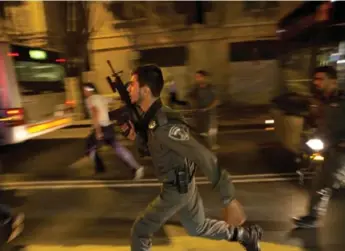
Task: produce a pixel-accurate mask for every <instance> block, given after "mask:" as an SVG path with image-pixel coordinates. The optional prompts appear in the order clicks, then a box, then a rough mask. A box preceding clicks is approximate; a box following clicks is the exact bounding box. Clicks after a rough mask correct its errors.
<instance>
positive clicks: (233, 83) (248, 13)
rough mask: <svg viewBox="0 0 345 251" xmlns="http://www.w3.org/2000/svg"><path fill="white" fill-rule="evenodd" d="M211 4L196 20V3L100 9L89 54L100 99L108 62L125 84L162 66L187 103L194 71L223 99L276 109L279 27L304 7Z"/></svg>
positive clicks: (291, 4)
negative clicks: (139, 68)
mask: <svg viewBox="0 0 345 251" xmlns="http://www.w3.org/2000/svg"><path fill="white" fill-rule="evenodd" d="M204 3H205V4H204V6H203V9H204V16H200V15H199V16H198V15H197V12H196V10H197V8H198V7H196V6H195V3H193V2H121V3H120V2H112V3H108V4H104V3H101V2H97V3H93V4H94V5H95V8H94V10H95V11H94V12H93V17H92V18H91V19H93V20H92V22H94V23H98V27H97V29H96V31H95V32H94V33H93V34H92V36H91V38H90V41H89V50H90V54H91V62H92V63H91V65H92V69H93V70H94V75H93V77H92V79H93V81H95V82H96V83H97V85H98V86H99V89H100V90H101V92H109V91H110V90H109V87H108V86H107V83H106V80H105V76H107V75H109V74H110V69H109V68H108V66H107V64H106V60H107V59H109V60H111V61H112V64H113V66H114V68H116V69H118V70H122V71H124V78H125V79H128V77H129V73H130V70H131V69H132V68H133V66H135V65H136V64H138V63H156V64H158V65H159V66H161V67H162V68H163V71H164V75H165V78H166V79H171V78H173V79H174V80H175V82H176V83H177V85H178V89H179V92H180V93H179V94H180V95H181V96H182V97H183V96H184V95H185V93H186V92H187V91H188V89H189V88H190V86H191V84H192V83H193V76H194V72H195V71H196V70H199V69H205V70H207V71H209V72H210V73H211V74H212V82H213V83H214V84H215V85H216V86H217V89H218V90H219V94H220V96H221V98H222V99H223V100H226V99H231V100H233V101H237V102H240V103H241V102H244V103H246V102H249V103H253V104H261V103H267V102H269V100H270V98H271V96H272V95H274V94H275V88H276V82H277V78H278V76H276V75H277V73H278V70H277V69H276V68H277V67H278V65H277V61H276V55H275V53H273V50H274V41H275V40H276V38H277V36H276V24H277V21H278V20H279V19H280V18H281V17H282V16H284V15H285V14H286V13H288V12H289V11H290V10H292V9H294V8H295V7H296V6H297V5H298V4H299V2H274V1H266V2H265V1H261V2H251V1H236V2H204ZM96 6H97V7H96ZM101 19H102V20H101ZM200 19H203V20H201V21H203V23H202V24H199V23H197V22H200ZM272 40H273V42H272ZM258 93H260V95H258Z"/></svg>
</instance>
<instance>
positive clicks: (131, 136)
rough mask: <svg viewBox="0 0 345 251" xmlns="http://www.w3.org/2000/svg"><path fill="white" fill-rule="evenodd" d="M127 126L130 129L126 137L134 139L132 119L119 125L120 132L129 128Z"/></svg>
mask: <svg viewBox="0 0 345 251" xmlns="http://www.w3.org/2000/svg"><path fill="white" fill-rule="evenodd" d="M128 124H129V125H128ZM129 127H130V130H129V134H128V135H127V138H128V139H129V140H132V141H134V140H135V138H136V136H137V134H136V132H135V130H134V125H133V123H132V121H129V123H125V124H123V125H121V130H122V132H126V131H127V130H128V129H129Z"/></svg>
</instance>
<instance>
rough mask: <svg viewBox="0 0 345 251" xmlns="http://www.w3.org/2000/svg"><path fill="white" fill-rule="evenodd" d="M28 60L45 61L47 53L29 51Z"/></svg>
mask: <svg viewBox="0 0 345 251" xmlns="http://www.w3.org/2000/svg"><path fill="white" fill-rule="evenodd" d="M29 55H30V58H32V59H38V60H44V59H47V53H46V52H45V51H41V50H30V51H29Z"/></svg>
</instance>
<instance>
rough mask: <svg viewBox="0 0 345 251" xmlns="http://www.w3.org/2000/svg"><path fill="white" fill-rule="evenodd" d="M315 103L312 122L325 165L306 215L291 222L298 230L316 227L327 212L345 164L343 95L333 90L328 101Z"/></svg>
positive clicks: (317, 180)
mask: <svg viewBox="0 0 345 251" xmlns="http://www.w3.org/2000/svg"><path fill="white" fill-rule="evenodd" d="M317 103H318V104H315V103H313V106H314V109H315V108H316V109H317V111H316V113H315V114H316V117H315V118H314V119H315V124H316V125H317V136H318V137H320V138H321V139H322V141H323V142H324V143H325V146H326V152H325V153H324V157H325V161H324V164H323V167H322V168H321V170H319V172H318V173H317V174H316V177H315V179H314V182H313V183H314V184H313V189H312V193H311V199H310V204H309V207H308V214H307V215H306V216H303V217H300V218H294V221H295V223H296V225H298V226H300V227H314V226H316V222H317V219H318V217H319V216H320V215H322V214H324V213H325V211H326V209H327V205H328V201H329V199H330V197H331V193H332V190H333V189H334V188H337V186H338V184H339V183H341V182H342V181H341V180H339V178H340V177H341V176H342V175H341V173H342V170H341V167H342V166H341V165H342V163H345V162H344V161H345V148H344V147H341V146H340V145H339V144H340V143H342V142H345V93H344V91H341V90H336V91H334V92H333V93H332V94H331V95H330V96H329V97H327V98H326V97H324V96H322V97H320V98H319V102H317ZM315 106H317V107H315ZM339 172H340V173H339Z"/></svg>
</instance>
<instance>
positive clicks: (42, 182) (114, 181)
mask: <svg viewBox="0 0 345 251" xmlns="http://www.w3.org/2000/svg"><path fill="white" fill-rule="evenodd" d="M305 174H306V175H307V176H308V175H313V173H312V172H306V173H305ZM289 176H291V177H297V174H296V173H294V172H293V173H261V174H242V175H231V176H230V177H231V179H232V180H238V179H247V178H280V177H289ZM195 180H196V181H207V180H208V179H207V178H206V177H204V176H203V177H195ZM130 182H132V181H131V180H121V179H107V180H94V179H92V180H32V181H12V182H11V181H10V182H2V184H3V185H14V186H20V185H46V184H95V183H102V184H103V183H112V184H122V183H130ZM146 182H157V183H158V179H156V178H154V179H141V180H139V181H137V182H135V183H146ZM133 183H134V182H133Z"/></svg>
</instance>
